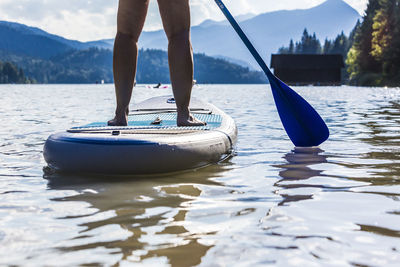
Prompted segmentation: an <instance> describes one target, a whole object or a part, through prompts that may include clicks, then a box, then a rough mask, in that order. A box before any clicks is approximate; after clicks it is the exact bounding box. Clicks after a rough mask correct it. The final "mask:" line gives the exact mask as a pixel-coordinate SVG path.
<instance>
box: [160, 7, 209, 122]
mask: <svg viewBox="0 0 400 267" xmlns="http://www.w3.org/2000/svg"><path fill="white" fill-rule="evenodd" d="M158 6H159V8H160V14H161V18H162V21H163V26H164V30H165V33H166V35H167V37H168V61H169V69H170V76H171V83H172V89H173V92H174V97H175V102H176V106H177V111H178V118H177V124H178V126H188V125H193V126H195V125H204V124H205V123H204V122H201V121H199V120H197V119H196V118H194V117H193V116H192V115H191V114H190V112H189V102H190V95H191V92H192V87H193V51H192V45H191V42H190V7H189V0H158Z"/></svg>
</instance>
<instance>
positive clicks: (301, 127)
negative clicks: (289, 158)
mask: <svg viewBox="0 0 400 267" xmlns="http://www.w3.org/2000/svg"><path fill="white" fill-rule="evenodd" d="M268 76H269V77H268V78H269V81H270V85H271V89H272V94H273V96H274V100H275V104H276V108H277V110H278V113H279V117H280V118H281V121H282V124H283V127H284V128H285V130H286V132H287V135H288V136H289V138H290V140H292V142H293V144H294V145H295V146H297V147H310V146H318V145H320V144H322V143H323V142H324V141H325V140H327V139H328V137H329V129H328V127H327V126H326V124H325V122H324V121H323V119H322V118H321V116H320V115H319V114H318V113H317V112H316V111H315V109H314V108H313V107H312V106H311V105H310V104H309V103H308V102H307V101H306V100H304V99H303V98H302V97H301V96H300V95H299V94H297V93H296V92H295V91H294V90H293V89H291V88H290V87H289V86H287V85H286V84H285V83H283V82H282V81H281V80H279V79H278V78H276V77H275V76H273V75H268ZM271 76H272V77H271Z"/></svg>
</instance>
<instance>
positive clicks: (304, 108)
mask: <svg viewBox="0 0 400 267" xmlns="http://www.w3.org/2000/svg"><path fill="white" fill-rule="evenodd" d="M214 1H215V2H216V3H217V5H218V7H219V8H220V9H221V11H222V13H223V14H224V15H225V17H226V18H227V20H228V21H229V23H230V24H231V25H232V27H233V29H234V30H235V31H236V32H237V34H238V35H239V37H240V39H242V41H243V43H244V44H245V45H246V47H247V48H248V49H249V51H250V53H251V54H252V55H253V57H254V59H255V60H256V61H257V63H258V64H259V65H260V67H261V69H262V70H263V71H264V73H265V75H267V77H268V79H269V82H270V84H271V89H272V94H273V96H274V99H275V104H276V108H277V109H278V113H279V117H280V118H281V121H282V124H283V127H284V128H285V130H286V132H287V134H288V136H289V138H290V140H292V142H293V144H294V145H295V146H298V147H310V146H318V145H320V144H322V143H323V142H324V141H325V140H326V139H328V137H329V130H328V127H327V126H326V124H325V122H324V121H323V120H322V118H321V117H320V116H319V115H318V113H317V112H316V111H315V109H314V108H313V107H312V106H311V105H310V104H308V103H307V101H305V100H304V99H303V98H302V97H301V96H300V95H298V94H297V93H296V92H295V91H293V90H292V89H290V88H289V86H287V85H286V84H284V83H283V82H282V81H281V80H279V79H278V78H277V77H276V76H275V75H273V74H272V72H271V71H270V69H269V68H268V66H267V64H265V62H264V60H263V59H262V58H261V56H260V54H259V53H258V52H257V50H256V49H255V48H254V46H253V44H252V43H251V42H250V40H249V39H248V38H247V36H246V34H244V32H243V31H242V29H241V28H240V26H239V24H237V22H236V20H235V19H234V18H233V16H232V15H231V13H230V12H229V10H228V9H227V8H226V6H225V5H224V3H222V1H221V0H214Z"/></svg>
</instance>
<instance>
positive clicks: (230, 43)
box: [139, 0, 361, 69]
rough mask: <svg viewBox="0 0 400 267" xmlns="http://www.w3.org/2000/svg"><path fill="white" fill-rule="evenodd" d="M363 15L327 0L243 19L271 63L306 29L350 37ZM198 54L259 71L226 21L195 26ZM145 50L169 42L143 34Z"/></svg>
mask: <svg viewBox="0 0 400 267" xmlns="http://www.w3.org/2000/svg"><path fill="white" fill-rule="evenodd" d="M358 19H361V16H360V14H359V13H358V12H357V11H356V10H355V9H353V8H352V7H351V6H349V5H348V4H347V3H346V2H344V1H343V0H327V1H325V2H324V3H322V4H321V5H318V6H316V7H313V8H310V9H298V10H281V11H275V12H268V13H264V14H261V15H258V16H253V17H250V19H244V20H243V21H242V22H241V23H240V25H241V26H242V28H243V30H244V31H245V33H246V34H247V35H248V37H249V39H250V40H251V41H252V42H253V44H254V46H255V47H256V48H257V49H258V51H259V52H260V54H261V55H262V56H263V58H264V59H265V60H266V62H267V63H269V58H270V55H271V54H272V53H276V52H277V51H278V49H279V48H280V47H282V46H284V45H287V44H288V43H289V41H290V39H294V41H297V40H300V38H301V35H302V33H303V31H304V29H305V28H307V30H308V32H310V33H314V32H315V33H316V35H317V37H318V38H319V39H321V40H324V39H325V38H329V39H334V38H335V37H336V36H337V35H338V34H340V33H341V32H342V31H344V33H345V34H349V33H350V31H351V30H352V29H353V28H354V26H355V24H356V22H357V20H358ZM192 42H193V49H194V51H195V52H199V53H205V54H207V55H210V56H218V57H221V56H223V57H226V58H232V59H236V60H242V61H245V62H248V63H249V64H251V65H252V66H253V67H255V68H257V69H258V67H257V63H256V62H255V61H254V60H253V58H252V56H251V54H250V53H249V52H248V51H247V48H246V47H245V46H244V45H243V44H242V41H241V40H240V39H239V37H238V36H237V34H236V33H235V32H234V30H233V29H232V27H231V26H229V25H227V23H226V22H215V21H205V22H203V23H202V24H200V25H198V26H194V27H192ZM139 46H140V47H142V48H156V49H165V48H166V47H167V40H166V38H165V34H164V32H163V31H162V30H160V31H153V32H143V33H142V36H141V37H140V40H139Z"/></svg>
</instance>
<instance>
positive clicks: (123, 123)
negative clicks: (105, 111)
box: [107, 118, 128, 126]
mask: <svg viewBox="0 0 400 267" xmlns="http://www.w3.org/2000/svg"><path fill="white" fill-rule="evenodd" d="M107 125H108V126H128V120H127V119H126V118H125V119H117V118H114V119H112V120H109V121H108V122H107Z"/></svg>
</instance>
